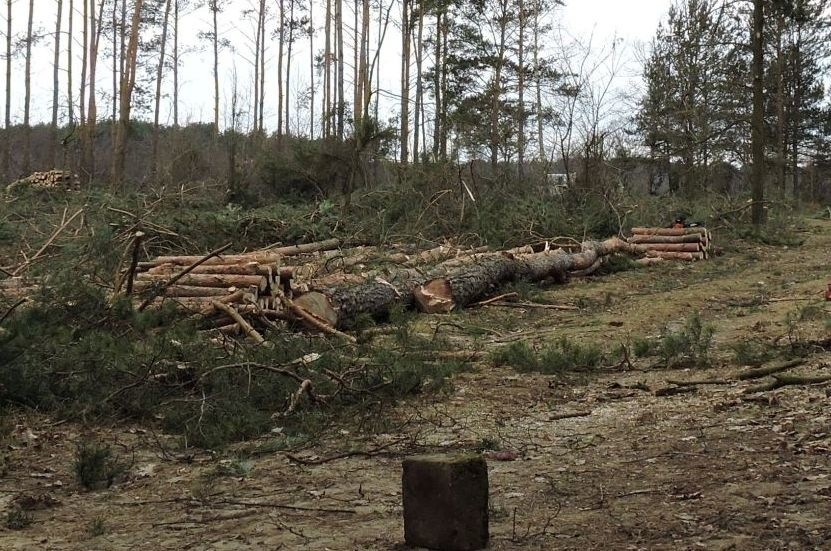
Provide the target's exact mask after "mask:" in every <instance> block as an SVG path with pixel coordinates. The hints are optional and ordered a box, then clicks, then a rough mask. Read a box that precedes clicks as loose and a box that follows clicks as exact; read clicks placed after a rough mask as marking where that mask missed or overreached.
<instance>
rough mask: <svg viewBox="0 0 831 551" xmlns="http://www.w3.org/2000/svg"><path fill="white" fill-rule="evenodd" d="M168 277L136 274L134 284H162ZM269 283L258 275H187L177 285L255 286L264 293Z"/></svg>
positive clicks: (224, 287)
mask: <svg viewBox="0 0 831 551" xmlns="http://www.w3.org/2000/svg"><path fill="white" fill-rule="evenodd" d="M167 279H168V277H167V276H166V275H164V274H150V273H142V274H136V283H139V282H143V283H150V284H152V283H156V282H159V283H162V282H164V281H166V280H167ZM269 284H270V282H269V281H268V278H266V277H263V276H259V275H237V274H188V275H186V276H182V277H181V278H180V279H179V281H178V282H177V285H188V286H192V287H218V288H220V289H228V288H230V287H236V288H244V287H250V286H252V285H253V286H256V287H257V288H258V289H259V290H260V291H265V290H266V289H267V288H268V286H269Z"/></svg>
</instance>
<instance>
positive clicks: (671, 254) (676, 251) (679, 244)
mask: <svg viewBox="0 0 831 551" xmlns="http://www.w3.org/2000/svg"><path fill="white" fill-rule="evenodd" d="M627 241H628V242H629V243H631V244H633V245H639V246H641V247H642V248H643V249H644V250H645V252H646V255H647V258H662V259H667V260H689V261H691V260H706V259H708V258H709V257H710V255H711V254H712V251H713V237H712V234H711V233H710V232H709V231H708V230H707V229H706V228H703V227H692V228H632V237H630V238H628V239H627Z"/></svg>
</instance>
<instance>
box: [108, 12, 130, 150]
mask: <svg viewBox="0 0 831 551" xmlns="http://www.w3.org/2000/svg"><path fill="white" fill-rule="evenodd" d="M113 1H114V2H117V1H118V0H113ZM120 20H121V23H120V24H119V25H118V82H117V84H116V90H115V92H113V128H112V140H113V143H115V140H116V134H117V133H118V103H119V97H118V94H119V92H120V90H119V89H118V88H119V86H120V85H121V79H122V78H124V65H125V63H126V62H127V0H121V17H120Z"/></svg>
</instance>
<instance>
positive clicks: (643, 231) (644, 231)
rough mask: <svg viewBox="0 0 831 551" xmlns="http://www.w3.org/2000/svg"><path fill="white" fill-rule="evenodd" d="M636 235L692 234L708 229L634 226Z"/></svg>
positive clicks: (702, 232) (633, 230) (705, 231)
mask: <svg viewBox="0 0 831 551" xmlns="http://www.w3.org/2000/svg"><path fill="white" fill-rule="evenodd" d="M632 233H633V234H634V235H692V234H704V235H706V234H707V229H706V228H702V227H695V228H632Z"/></svg>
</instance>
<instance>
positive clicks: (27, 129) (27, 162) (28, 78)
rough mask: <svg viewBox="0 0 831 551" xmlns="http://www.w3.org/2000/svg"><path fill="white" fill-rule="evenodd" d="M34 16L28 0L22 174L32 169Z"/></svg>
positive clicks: (33, 10)
mask: <svg viewBox="0 0 831 551" xmlns="http://www.w3.org/2000/svg"><path fill="white" fill-rule="evenodd" d="M34 17H35V0H29V23H28V27H27V30H26V74H25V82H24V86H25V87H26V97H25V98H24V103H23V174H26V175H28V174H29V172H31V170H32V166H31V165H32V127H31V126H30V125H29V113H30V108H31V104H32V23H33V21H34Z"/></svg>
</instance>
